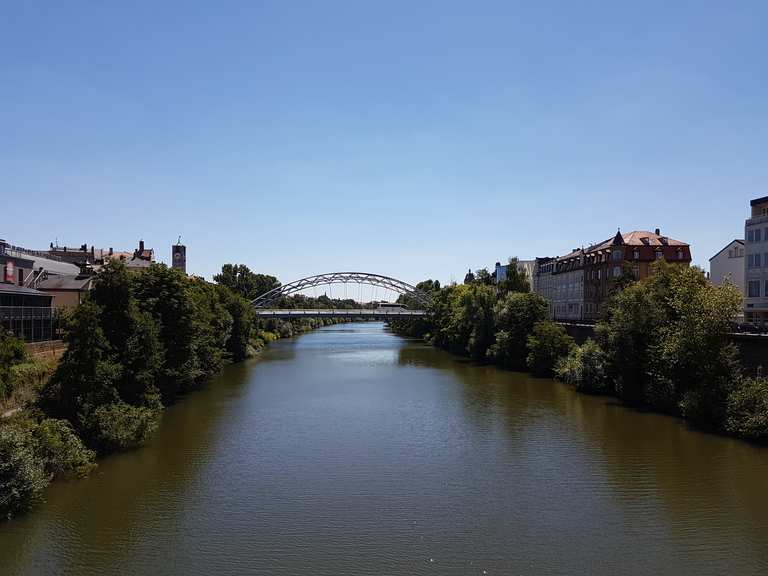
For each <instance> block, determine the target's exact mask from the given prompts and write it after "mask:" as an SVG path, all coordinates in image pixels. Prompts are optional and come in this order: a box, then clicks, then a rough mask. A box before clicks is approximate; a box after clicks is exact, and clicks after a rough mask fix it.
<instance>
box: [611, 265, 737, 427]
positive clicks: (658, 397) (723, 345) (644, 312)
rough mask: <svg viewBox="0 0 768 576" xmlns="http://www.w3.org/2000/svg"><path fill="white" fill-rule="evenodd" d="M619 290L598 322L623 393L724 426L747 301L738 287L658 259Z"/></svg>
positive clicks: (629, 398) (710, 424)
mask: <svg viewBox="0 0 768 576" xmlns="http://www.w3.org/2000/svg"><path fill="white" fill-rule="evenodd" d="M655 266H656V268H655V270H654V274H653V275H651V276H650V277H649V278H646V279H644V280H642V281H640V282H636V283H633V284H631V285H629V286H627V287H626V288H624V289H623V290H622V291H620V292H618V293H617V294H616V295H615V296H614V298H613V299H612V301H611V302H610V304H609V306H608V308H607V314H606V317H605V318H604V319H603V321H601V322H600V324H599V325H598V327H597V332H598V339H599V342H600V344H601V346H602V348H603V350H604V351H605V353H606V356H607V358H608V361H609V374H610V376H611V377H612V378H614V379H615V382H616V390H617V393H618V394H619V396H621V397H622V398H623V399H625V400H627V401H629V402H639V403H645V404H649V405H651V406H654V407H655V408H657V409H661V410H667V411H680V412H681V413H682V415H683V416H685V417H686V418H688V419H690V420H692V421H694V422H696V423H697V424H699V425H700V426H704V427H712V428H718V427H721V426H723V424H724V420H725V410H726V405H727V399H728V395H729V393H730V390H731V388H732V386H733V384H734V383H735V382H736V381H737V380H738V378H739V367H738V358H737V351H736V348H735V347H734V346H733V344H731V343H730V342H729V339H728V331H729V328H730V322H731V320H732V319H733V318H734V317H735V316H736V314H737V313H738V311H739V308H740V306H741V296H740V294H739V293H738V291H737V290H735V289H734V288H733V286H730V285H726V286H715V285H712V284H711V283H709V282H707V281H706V279H705V278H704V275H703V273H702V272H701V271H700V270H698V269H696V268H687V267H682V266H673V265H669V264H666V263H664V262H659V263H657V264H656V265H655Z"/></svg>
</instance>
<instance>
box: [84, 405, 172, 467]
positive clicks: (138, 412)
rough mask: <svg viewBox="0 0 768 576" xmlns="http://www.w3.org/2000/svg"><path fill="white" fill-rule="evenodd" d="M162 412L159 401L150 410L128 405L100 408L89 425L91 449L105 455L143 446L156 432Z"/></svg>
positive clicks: (89, 419) (145, 407)
mask: <svg viewBox="0 0 768 576" xmlns="http://www.w3.org/2000/svg"><path fill="white" fill-rule="evenodd" d="M162 412H163V407H162V404H161V403H160V399H159V398H157V400H156V402H155V405H154V406H151V407H150V406H132V405H130V404H126V403H125V402H115V403H113V404H106V405H103V406H99V407H98V408H97V409H96V410H94V411H93V413H92V414H91V415H90V416H89V418H88V421H87V430H88V437H89V439H90V441H91V445H93V446H94V447H95V448H96V449H97V450H98V451H99V452H100V453H102V454H107V453H110V452H117V451H120V450H128V449H130V448H135V447H136V446H140V445H141V444H143V443H144V442H146V441H147V440H148V439H149V438H150V436H151V435H152V433H153V432H154V431H155V430H156V429H157V427H158V425H159V423H160V417H161V416H162Z"/></svg>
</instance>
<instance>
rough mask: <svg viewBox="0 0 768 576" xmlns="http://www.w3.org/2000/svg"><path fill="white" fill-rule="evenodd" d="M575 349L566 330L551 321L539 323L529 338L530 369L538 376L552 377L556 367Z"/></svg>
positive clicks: (528, 359) (528, 361)
mask: <svg viewBox="0 0 768 576" xmlns="http://www.w3.org/2000/svg"><path fill="white" fill-rule="evenodd" d="M573 347H574V341H573V338H571V337H570V336H569V335H568V333H567V332H566V331H565V328H563V327H562V326H560V325H558V324H555V323H554V322H552V321H550V320H544V321H541V322H537V323H536V325H535V326H534V327H533V333H532V334H531V335H530V336H528V342H527V348H528V357H527V364H528V368H529V369H530V370H531V371H532V372H533V373H534V374H536V375H537V376H552V375H553V373H554V369H555V366H556V365H557V363H558V362H559V361H560V360H561V359H562V358H565V357H566V356H568V354H569V353H570V351H571V349H572V348H573Z"/></svg>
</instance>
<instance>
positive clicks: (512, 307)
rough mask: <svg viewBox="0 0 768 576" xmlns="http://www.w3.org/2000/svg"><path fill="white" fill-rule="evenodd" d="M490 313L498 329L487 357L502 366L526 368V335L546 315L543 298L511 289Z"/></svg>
mask: <svg viewBox="0 0 768 576" xmlns="http://www.w3.org/2000/svg"><path fill="white" fill-rule="evenodd" d="M493 313H494V318H495V325H496V328H497V329H498V332H497V333H496V342H495V344H493V345H492V346H491V347H490V349H489V352H488V355H489V357H490V358H491V359H493V361H494V362H496V363H497V364H500V365H502V366H504V367H505V368H510V369H512V370H525V368H526V360H527V356H528V348H527V344H528V336H529V335H530V334H531V333H532V332H533V328H534V326H535V325H536V323H537V322H541V321H542V320H545V319H546V318H547V303H546V301H545V300H544V299H543V298H542V297H541V296H539V295H538V294H532V293H519V292H510V293H507V294H505V295H503V296H502V297H501V298H500V299H499V300H498V302H496V304H495V306H494V310H493Z"/></svg>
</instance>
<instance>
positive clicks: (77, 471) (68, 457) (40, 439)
mask: <svg viewBox="0 0 768 576" xmlns="http://www.w3.org/2000/svg"><path fill="white" fill-rule="evenodd" d="M33 433H34V437H35V440H36V443H37V454H38V456H39V457H40V458H41V459H42V460H43V462H44V463H45V469H46V471H47V472H49V473H51V474H53V475H54V476H55V477H71V476H74V477H78V478H84V477H86V476H87V475H88V473H89V472H90V471H91V470H92V469H93V468H94V467H95V466H96V464H95V463H94V458H95V457H96V454H95V453H94V452H93V451H92V450H88V449H87V448H86V447H85V446H84V445H83V443H82V441H81V440H80V438H78V437H77V435H76V434H75V431H74V430H73V429H72V426H71V425H70V424H69V422H67V421H66V420H55V419H53V418H48V419H45V420H43V421H42V422H40V424H39V425H36V426H35V427H34V428H33Z"/></svg>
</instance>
